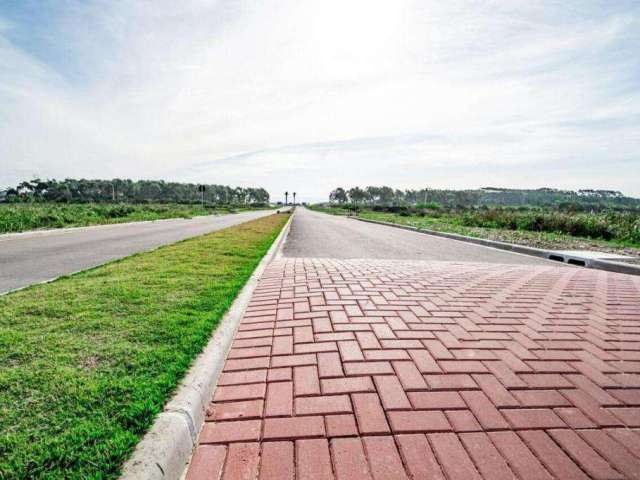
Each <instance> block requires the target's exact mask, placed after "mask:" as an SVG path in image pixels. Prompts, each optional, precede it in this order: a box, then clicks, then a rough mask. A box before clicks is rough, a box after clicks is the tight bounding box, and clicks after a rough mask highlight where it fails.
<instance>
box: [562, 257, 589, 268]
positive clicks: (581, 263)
mask: <svg viewBox="0 0 640 480" xmlns="http://www.w3.org/2000/svg"><path fill="white" fill-rule="evenodd" d="M567 263H570V264H571V265H579V266H581V267H584V266H586V265H587V264H586V262H585V261H584V260H578V259H577V258H570V259H569V260H567Z"/></svg>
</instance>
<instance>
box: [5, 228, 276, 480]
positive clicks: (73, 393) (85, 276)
mask: <svg viewBox="0 0 640 480" xmlns="http://www.w3.org/2000/svg"><path fill="white" fill-rule="evenodd" d="M287 219H288V215H272V216H268V217H265V218H261V219H258V220H255V221H252V222H248V223H245V224H242V225H239V226H236V227H232V228H228V229H225V230H221V231H218V232H214V233H212V234H209V235H205V236H202V237H198V238H194V239H191V240H186V241H183V242H180V243H177V244H174V245H170V246H167V247H163V248H160V249H158V250H155V251H153V252H149V253H144V254H139V255H135V256H132V257H128V258H126V259H123V260H121V261H117V262H113V263H110V264H108V265H105V266H102V267H98V268H95V269H93V270H89V271H86V272H83V273H80V274H76V275H73V276H70V277H65V278H61V279H59V280H58V281H56V282H54V283H50V284H44V285H38V286H34V287H31V288H28V289H25V290H22V291H19V292H15V293H12V294H8V295H6V296H2V297H0V478H2V479H9V478H12V479H13V478H20V479H27V478H29V479H32V478H115V477H117V475H118V471H119V468H120V465H121V464H122V462H123V461H124V460H125V459H126V458H127V456H128V455H129V454H130V453H131V451H132V450H133V448H134V447H135V445H136V443H137V441H138V440H139V439H140V437H141V436H142V435H143V433H144V432H145V431H146V429H147V428H148V427H149V426H150V425H151V423H152V422H153V419H154V417H155V415H156V414H157V413H158V412H160V411H161V409H162V407H163V404H164V403H165V401H166V400H167V398H168V397H169V395H170V394H171V392H172V391H173V390H174V388H175V387H176V385H177V384H178V382H179V381H180V379H181V378H182V377H183V375H184V373H185V372H186V371H187V369H188V368H189V365H190V364H191V361H192V360H193V358H194V357H195V356H196V355H197V354H198V353H199V352H200V351H201V350H202V348H203V347H204V345H205V344H206V343H207V341H208V339H209V337H210V336H211V333H212V331H213V330H214V329H215V327H216V325H217V323H218V321H219V320H220V319H221V317H222V315H223V314H224V312H225V311H226V310H227V308H228V307H229V305H230V304H231V302H232V301H233V299H234V298H235V296H236V294H237V293H238V291H239V290H240V289H241V288H242V286H243V285H244V283H245V282H246V280H247V278H248V277H249V276H250V274H251V272H252V271H253V269H254V268H255V266H256V265H257V264H258V262H259V261H260V259H261V258H262V256H263V255H264V253H265V252H266V251H267V250H268V248H269V246H270V245H271V243H272V242H273V240H274V239H275V238H276V236H277V235H278V233H279V232H280V230H281V229H282V227H283V226H284V224H285V222H286V221H287Z"/></svg>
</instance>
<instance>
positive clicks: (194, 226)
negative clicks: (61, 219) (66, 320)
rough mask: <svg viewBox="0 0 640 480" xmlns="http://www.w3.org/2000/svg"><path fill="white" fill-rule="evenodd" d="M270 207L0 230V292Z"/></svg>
mask: <svg viewBox="0 0 640 480" xmlns="http://www.w3.org/2000/svg"><path fill="white" fill-rule="evenodd" d="M273 213H275V212H274V211H273V210H262V211H255V212H243V213H236V214H229V215H212V216H206V217H195V218H191V219H172V220H160V221H155V222H139V223H121V224H116V225H100V226H95V227H82V228H69V229H61V230H46V231H34V232H26V233H19V234H9V235H0V293H4V292H7V291H10V290H15V289H17V288H21V287H26V286H27V285H31V284H33V283H38V282H43V281H46V280H51V279H53V278H56V277H59V276H61V275H67V274H69V273H73V272H77V271H78V270H84V269H87V268H91V267H95V266H97V265H100V264H103V263H105V262H108V261H111V260H116V259H118V258H123V257H126V256H128V255H132V254H134V253H139V252H144V251H147V250H152V249H154V248H156V247H159V246H161V245H167V244H170V243H174V242H177V241H180V240H184V239H186V238H191V237H196V236H198V235H204V234H205V233H209V232H213V231H215V230H221V229H223V228H227V227H231V226H233V225H238V224H240V223H244V222H248V221H249V220H255V219H256V218H260V217H264V216H267V215H271V214H273Z"/></svg>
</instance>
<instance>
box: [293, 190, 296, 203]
mask: <svg viewBox="0 0 640 480" xmlns="http://www.w3.org/2000/svg"><path fill="white" fill-rule="evenodd" d="M295 204H296V192H293V205H294V206H295Z"/></svg>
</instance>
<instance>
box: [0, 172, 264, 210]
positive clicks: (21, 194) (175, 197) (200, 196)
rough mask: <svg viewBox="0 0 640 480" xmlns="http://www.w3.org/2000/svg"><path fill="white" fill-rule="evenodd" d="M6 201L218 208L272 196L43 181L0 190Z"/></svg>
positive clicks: (203, 187)
mask: <svg viewBox="0 0 640 480" xmlns="http://www.w3.org/2000/svg"><path fill="white" fill-rule="evenodd" d="M0 194H2V195H1V198H2V199H4V200H5V201H7V202H58V203H88V202H93V203H102V202H112V203H200V202H204V203H210V204H215V205H229V204H236V205H246V204H254V203H259V204H265V203H268V202H269V193H268V192H267V191H266V190H265V189H264V188H252V187H248V188H242V187H230V186H228V185H215V184H194V183H178V182H165V181H162V180H129V179H123V178H113V179H111V180H101V179H94V180H87V179H84V178H83V179H75V178H66V179H64V180H55V179H52V180H41V179H39V178H37V179H34V180H28V181H25V182H21V183H19V184H18V185H16V186H15V187H11V188H8V189H7V190H4V191H0Z"/></svg>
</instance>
